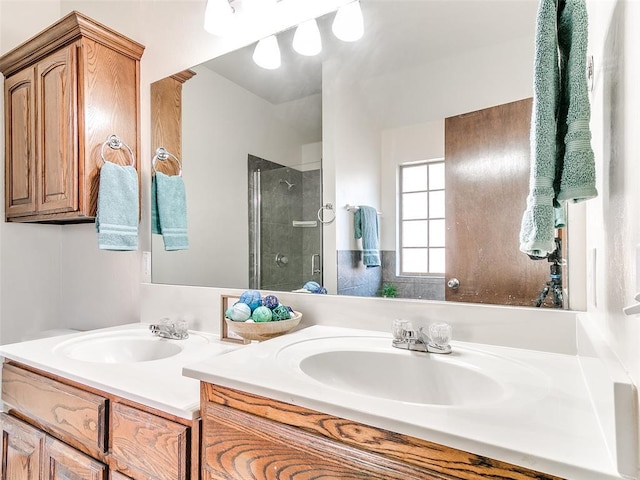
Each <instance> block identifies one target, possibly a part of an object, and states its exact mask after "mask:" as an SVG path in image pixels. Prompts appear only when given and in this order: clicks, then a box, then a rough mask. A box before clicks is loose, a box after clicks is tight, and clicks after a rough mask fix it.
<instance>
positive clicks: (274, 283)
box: [248, 155, 322, 291]
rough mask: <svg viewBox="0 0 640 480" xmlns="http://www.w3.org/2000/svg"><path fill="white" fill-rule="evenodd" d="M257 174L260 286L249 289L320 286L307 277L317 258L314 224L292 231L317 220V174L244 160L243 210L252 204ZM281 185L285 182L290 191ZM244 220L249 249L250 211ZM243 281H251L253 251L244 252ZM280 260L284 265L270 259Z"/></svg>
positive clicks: (317, 238)
mask: <svg viewBox="0 0 640 480" xmlns="http://www.w3.org/2000/svg"><path fill="white" fill-rule="evenodd" d="M257 169H260V172H261V175H260V182H261V197H262V198H261V206H260V207H261V208H260V215H261V229H260V236H261V255H260V256H261V258H260V264H261V265H260V266H261V282H260V285H259V286H257V285H254V284H253V283H251V285H253V286H254V288H262V289H266V290H277V291H291V290H296V289H299V288H301V287H302V286H303V285H304V283H305V282H307V281H309V280H315V281H317V282H318V283H322V275H321V274H316V275H312V273H311V255H312V254H313V253H320V252H322V238H321V237H322V235H321V227H320V224H319V223H318V224H316V226H315V227H294V226H293V222H294V221H309V220H311V221H313V220H317V211H318V209H319V208H320V204H321V191H322V188H321V184H320V179H321V174H320V170H311V171H306V172H301V171H299V170H296V169H295V168H291V167H285V166H283V165H280V164H278V163H275V162H270V161H268V160H264V159H261V158H258V157H255V156H253V155H249V169H248V170H249V205H252V204H253V192H254V185H253V175H252V173H253V171H255V170H257ZM281 180H286V181H287V182H289V183H290V184H293V187H291V188H289V187H288V185H287V184H286V183H284V182H282V181H281ZM249 210H250V214H249V244H250V246H252V245H253V234H254V222H253V208H250V209H249ZM249 250H250V252H249V278H250V279H253V278H254V276H255V269H254V262H253V248H250V249H249ZM278 254H280V255H284V256H286V258H287V263H286V264H280V265H279V264H278V263H277V262H276V256H277V255H278Z"/></svg>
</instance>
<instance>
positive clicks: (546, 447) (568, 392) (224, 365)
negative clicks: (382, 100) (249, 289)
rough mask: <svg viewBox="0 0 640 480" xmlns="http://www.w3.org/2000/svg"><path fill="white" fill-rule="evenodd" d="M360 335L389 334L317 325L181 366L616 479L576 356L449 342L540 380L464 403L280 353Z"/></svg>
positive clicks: (456, 441) (564, 473)
mask: <svg viewBox="0 0 640 480" xmlns="http://www.w3.org/2000/svg"><path fill="white" fill-rule="evenodd" d="M363 336H364V337H371V338H372V337H376V338H388V342H389V344H390V343H391V336H390V335H386V334H384V333H381V332H374V331H366V330H355V329H345V328H338V327H325V326H314V327H309V328H306V329H303V330H300V331H297V332H294V333H291V334H288V335H284V336H281V337H278V338H275V339H272V340H269V341H268V342H263V343H259V344H257V343H254V344H252V345H249V346H247V347H244V348H243V349H241V350H237V351H234V352H230V353H227V354H225V355H222V356H218V357H211V358H208V359H205V360H203V361H200V362H199V363H195V364H190V365H187V366H186V367H185V368H184V370H183V372H184V374H185V375H187V376H189V377H192V378H194V379H198V380H202V381H205V382H210V383H214V384H217V385H221V386H225V387H230V388H235V389H238V390H242V391H245V392H248V393H253V394H257V395H262V396H267V397H270V398H273V399H275V400H280V401H283V402H286V403H290V404H294V405H300V406H303V407H307V408H310V409H313V410H317V411H320V412H324V413H327V414H331V415H336V416H339V417H342V418H347V419H350V420H354V421H358V422H361V423H364V424H368V425H372V426H375V427H379V428H383V429H387V430H391V431H395V432H398V433H402V434H406V435H410V436H413V437H417V438H421V439H424V440H428V441H431V442H435V443H439V444H442V445H446V446H449V447H452V448H457V449H460V450H464V451H468V452H471V453H475V454H478V455H483V456H487V457H490V458H494V459H497V460H502V461H505V462H508V463H512V464H515V465H520V466H523V467H526V468H530V469H532V470H537V471H540V472H544V473H548V474H552V475H557V476H560V477H564V478H569V479H581V480H590V479H594V480H595V479H597V480H602V479H619V478H621V477H620V476H618V474H617V472H616V469H615V467H614V464H613V462H612V460H611V458H610V456H609V452H608V450H607V446H606V443H605V441H604V438H603V435H602V431H601V428H600V426H599V423H598V419H597V416H596V413H595V411H594V408H593V405H592V401H591V398H590V396H589V392H588V389H587V387H586V385H585V383H584V380H583V376H582V372H581V369H580V365H579V361H578V358H577V357H575V356H572V355H562V354H555V353H545V352H539V351H532V350H523V349H516V348H509V347H501V346H491V345H481V344H470V343H464V342H452V345H453V348H454V352H455V351H456V349H458V350H459V351H472V352H476V353H477V354H478V355H487V356H491V357H492V358H501V359H504V360H506V361H508V362H511V363H512V364H518V365H522V366H524V367H525V368H527V369H530V370H531V372H532V373H533V374H534V375H535V378H538V379H542V381H540V382H538V381H536V382H532V383H525V382H524V381H522V382H521V384H520V385H517V387H518V392H517V394H515V395H511V396H507V397H506V398H502V399H500V400H499V401H496V402H493V403H492V402H488V403H484V404H477V405H470V406H466V405H463V406H446V405H427V404H422V403H408V402H401V401H398V400H387V399H384V398H372V397H370V396H367V395H363V394H359V393H354V392H348V391H346V390H344V389H338V388H332V387H331V386H328V385H327V384H326V383H321V382H319V381H317V380H314V379H313V378H311V377H309V376H308V375H306V374H305V373H303V372H302V370H300V369H299V368H298V369H297V370H296V369H295V368H292V365H291V364H286V362H283V361H282V355H281V352H282V351H283V349H284V348H285V347H288V346H290V345H292V344H295V343H299V342H304V341H307V340H315V339H323V338H332V337H340V338H343V339H344V338H345V337H354V338H353V343H354V345H356V344H357V342H358V338H356V337H363ZM422 355H425V354H422ZM289 363H291V362H289ZM532 378H533V377H532ZM422 380H424V381H428V378H424V379H422ZM516 383H517V382H516Z"/></svg>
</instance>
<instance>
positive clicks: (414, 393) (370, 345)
mask: <svg viewBox="0 0 640 480" xmlns="http://www.w3.org/2000/svg"><path fill="white" fill-rule="evenodd" d="M390 343H391V341H390V338H388V337H382V338H379V337H361V338H357V337H344V338H339V337H338V338H323V339H316V340H306V341H302V342H297V343H294V344H292V345H288V346H286V347H284V348H282V349H280V350H279V352H278V354H277V358H278V360H279V361H280V362H281V365H282V366H284V367H285V368H289V369H291V370H293V371H294V373H295V374H296V375H299V376H303V377H306V378H307V379H308V380H309V379H311V380H312V381H316V382H319V383H321V384H323V385H324V386H327V387H330V388H332V389H337V390H340V391H343V392H347V393H350V394H356V395H360V396H366V397H370V398H371V397H373V398H377V399H386V400H391V401H399V402H404V403H412V404H421V405H430V406H442V407H475V406H479V405H487V404H492V403H499V402H500V401H502V400H504V399H505V398H508V397H509V396H510V395H511V394H513V393H515V391H517V390H518V389H519V385H521V384H527V383H528V384H529V385H531V384H532V383H535V384H539V385H541V384H544V383H545V382H544V379H543V378H542V377H541V376H540V375H539V374H538V373H537V372H536V371H533V370H532V369H530V368H528V367H527V366H526V365H523V364H520V363H517V362H514V361H510V360H507V359H504V358H501V357H498V356H494V355H490V354H487V353H484V352H480V351H476V350H473V349H471V348H466V347H465V348H463V347H457V348H456V347H455V346H454V351H453V353H451V354H448V355H440V354H428V353H419V352H409V351H407V350H401V349H397V348H393V347H392V346H391V344H390Z"/></svg>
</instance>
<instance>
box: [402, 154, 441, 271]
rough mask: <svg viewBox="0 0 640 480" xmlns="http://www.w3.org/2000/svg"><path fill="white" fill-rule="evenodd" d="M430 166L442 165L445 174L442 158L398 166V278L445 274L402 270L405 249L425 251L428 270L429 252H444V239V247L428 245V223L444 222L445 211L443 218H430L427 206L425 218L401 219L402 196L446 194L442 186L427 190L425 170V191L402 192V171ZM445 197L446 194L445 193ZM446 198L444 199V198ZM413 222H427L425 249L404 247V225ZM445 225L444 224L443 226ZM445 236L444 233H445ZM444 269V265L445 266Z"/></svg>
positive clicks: (429, 227)
mask: <svg viewBox="0 0 640 480" xmlns="http://www.w3.org/2000/svg"><path fill="white" fill-rule="evenodd" d="M430 164H442V165H443V167H445V172H446V166H445V161H444V158H433V159H430V160H419V161H416V162H408V163H403V164H400V165H398V219H397V222H396V223H397V225H396V228H397V229H398V247H397V249H396V257H397V259H398V262H397V265H396V271H397V275H398V276H400V277H428V278H444V276H445V272H429V271H427V272H411V271H405V270H404V269H403V264H404V261H403V260H404V258H403V256H404V251H405V249H407V250H411V249H426V250H427V269H429V267H430V262H431V260H430V258H429V257H430V255H429V253H430V251H431V250H434V249H441V250H446V239H445V245H444V246H443V247H431V246H429V245H428V243H429V241H428V238H429V235H430V233H431V232H430V229H431V226H430V225H429V221H430V220H443V221H445V222H446V211H445V212H444V216H442V217H430V213H429V208H428V205H427V216H426V217H424V218H422V217H421V218H412V219H410V220H404V219H403V216H404V214H403V212H404V194H406V193H427V195H429V192H446V189H445V187H444V186H443V188H437V189H429V177H428V175H429V171H428V170H427V189H426V190H415V191H414V190H412V191H409V192H405V191H404V190H403V176H404V171H405V169H406V168H410V167H416V166H420V165H430ZM445 195H446V193H445ZM445 198H446V197H445ZM415 221H427V246H426V247H407V246H405V245H404V238H403V237H404V233H403V232H404V224H405V222H415ZM445 225H446V224H445ZM445 234H446V231H445ZM445 268H446V265H445Z"/></svg>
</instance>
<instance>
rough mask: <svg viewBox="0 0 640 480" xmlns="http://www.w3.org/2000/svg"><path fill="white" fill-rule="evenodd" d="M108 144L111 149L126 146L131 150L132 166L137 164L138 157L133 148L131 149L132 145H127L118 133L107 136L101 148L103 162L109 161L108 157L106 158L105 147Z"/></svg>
mask: <svg viewBox="0 0 640 480" xmlns="http://www.w3.org/2000/svg"><path fill="white" fill-rule="evenodd" d="M106 146H108V147H109V148H110V149H111V150H120V149H121V148H122V147H123V146H124V147H125V148H126V149H127V151H128V152H129V155H130V156H131V166H132V167H135V166H136V157H135V156H134V155H133V150H131V147H130V146H129V145H127V144H126V143H124V142H123V141H122V140H120V138H119V137H118V136H117V135H109V137H107V139H106V140H105V142H104V143H103V144H102V148H101V149H100V158H101V159H102V162H103V164H105V163H107V162H108V161H109V160H107V159H106V158H104V147H106ZM112 163H115V162H112ZM98 166H101V165H98Z"/></svg>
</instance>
